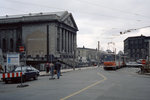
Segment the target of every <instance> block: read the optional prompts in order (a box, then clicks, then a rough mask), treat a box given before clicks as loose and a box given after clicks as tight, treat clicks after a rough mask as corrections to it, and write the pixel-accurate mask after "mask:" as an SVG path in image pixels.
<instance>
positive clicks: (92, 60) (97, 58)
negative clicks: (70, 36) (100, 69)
mask: <svg viewBox="0 0 150 100" xmlns="http://www.w3.org/2000/svg"><path fill="white" fill-rule="evenodd" d="M103 54H104V51H101V50H100V51H98V50H97V49H92V48H85V47H84V46H83V47H78V48H77V52H76V57H77V60H78V63H79V64H80V65H94V64H96V65H97V64H98V62H99V63H101V62H102V59H103V58H102V57H103Z"/></svg>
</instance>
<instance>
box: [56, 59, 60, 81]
mask: <svg viewBox="0 0 150 100" xmlns="http://www.w3.org/2000/svg"><path fill="white" fill-rule="evenodd" d="M55 67H56V71H57V79H59V78H60V69H61V63H60V62H59V60H58V61H57V62H56V66H55Z"/></svg>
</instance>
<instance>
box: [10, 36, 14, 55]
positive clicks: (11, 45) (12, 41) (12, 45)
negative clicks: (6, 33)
mask: <svg viewBox="0 0 150 100" xmlns="http://www.w3.org/2000/svg"><path fill="white" fill-rule="evenodd" d="M13 48H14V40H13V39H12V38H11V39H10V51H11V52H13Z"/></svg>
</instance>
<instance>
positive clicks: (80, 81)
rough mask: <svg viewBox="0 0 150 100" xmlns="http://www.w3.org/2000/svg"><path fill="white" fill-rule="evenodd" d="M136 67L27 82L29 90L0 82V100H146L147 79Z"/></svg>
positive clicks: (148, 96) (148, 89)
mask: <svg viewBox="0 0 150 100" xmlns="http://www.w3.org/2000/svg"><path fill="white" fill-rule="evenodd" d="M137 71H138V69H137V68H122V69H119V70H117V71H104V70H103V69H102V68H93V69H84V70H77V71H71V72H67V73H63V76H62V77H61V78H60V79H55V80H49V77H48V76H43V77H39V80H37V81H28V82H26V83H25V84H28V85H29V86H28V87H25V88H16V87H17V85H18V84H4V83H2V82H0V100H12V99H13V100H42V99H43V100H60V99H61V100H149V98H150V95H149V93H150V76H146V75H138V74H136V72H137Z"/></svg>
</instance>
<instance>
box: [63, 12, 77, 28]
mask: <svg viewBox="0 0 150 100" xmlns="http://www.w3.org/2000/svg"><path fill="white" fill-rule="evenodd" d="M61 21H62V22H63V23H64V24H66V25H68V26H71V27H72V28H75V29H76V30H78V27H77V25H76V23H75V20H74V18H73V16H72V14H71V13H67V14H65V15H64V16H63V17H62V18H61Z"/></svg>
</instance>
